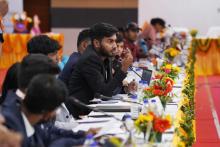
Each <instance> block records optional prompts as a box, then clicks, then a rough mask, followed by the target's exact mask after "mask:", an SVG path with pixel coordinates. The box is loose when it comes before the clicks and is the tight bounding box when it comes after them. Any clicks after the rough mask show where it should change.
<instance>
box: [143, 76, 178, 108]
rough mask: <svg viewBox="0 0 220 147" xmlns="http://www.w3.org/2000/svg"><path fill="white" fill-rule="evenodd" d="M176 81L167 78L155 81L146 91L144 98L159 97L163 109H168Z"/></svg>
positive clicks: (162, 77)
mask: <svg viewBox="0 0 220 147" xmlns="http://www.w3.org/2000/svg"><path fill="white" fill-rule="evenodd" d="M173 85H174V81H173V80H172V79H171V78H169V77H166V76H161V77H160V78H159V79H155V80H154V81H153V82H152V84H151V85H150V86H149V87H147V88H145V89H144V93H145V96H144V98H152V97H155V96H158V97H159V98H160V100H161V103H162V105H163V107H164V108H165V107H166V104H167V102H168V101H170V100H171V97H172V94H171V92H172V90H173Z"/></svg>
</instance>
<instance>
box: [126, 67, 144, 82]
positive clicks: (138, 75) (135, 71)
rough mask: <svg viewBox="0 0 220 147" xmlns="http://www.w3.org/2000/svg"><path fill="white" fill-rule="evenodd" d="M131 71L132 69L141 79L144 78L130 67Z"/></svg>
mask: <svg viewBox="0 0 220 147" xmlns="http://www.w3.org/2000/svg"><path fill="white" fill-rule="evenodd" d="M129 69H130V70H131V71H133V72H134V73H135V74H136V75H137V76H138V77H140V78H141V79H142V76H141V75H139V74H138V73H137V72H136V71H135V70H134V69H133V68H132V66H129Z"/></svg>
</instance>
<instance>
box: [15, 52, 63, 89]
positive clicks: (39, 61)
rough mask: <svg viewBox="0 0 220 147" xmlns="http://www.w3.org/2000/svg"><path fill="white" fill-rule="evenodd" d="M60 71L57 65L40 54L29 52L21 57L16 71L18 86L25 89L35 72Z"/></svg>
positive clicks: (52, 72) (51, 72) (50, 72)
mask: <svg viewBox="0 0 220 147" xmlns="http://www.w3.org/2000/svg"><path fill="white" fill-rule="evenodd" d="M59 72H60V68H59V66H58V65H57V64H56V63H54V62H53V61H52V60H51V59H50V58H48V57H47V56H45V55H42V54H29V55H27V56H26V57H24V58H23V60H22V62H21V65H20V68H19V72H18V87H19V88H20V89H26V88H27V86H28V84H29V82H30V81H31V79H32V78H33V77H34V76H35V75H37V74H43V73H45V74H46V73H48V74H53V75H56V74H58V73H59Z"/></svg>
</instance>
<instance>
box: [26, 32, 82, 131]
mask: <svg viewBox="0 0 220 147" xmlns="http://www.w3.org/2000/svg"><path fill="white" fill-rule="evenodd" d="M83 44H84V43H83ZM81 45H82V44H81ZM27 47H28V52H29V53H30V54H36V53H38V54H44V55H46V56H48V57H49V58H50V59H52V60H53V61H54V63H56V64H57V63H58V50H59V49H60V48H61V46H60V45H59V43H58V42H57V41H56V40H54V39H51V38H49V37H48V36H47V35H39V36H35V37H33V38H32V39H31V40H30V41H29V42H28V45H27ZM83 49H84V48H82V47H81V48H80V51H81V52H83ZM71 59H72V58H71ZM67 76H69V75H67ZM60 110H61V111H60V112H59V113H57V119H56V122H55V125H56V126H57V127H59V128H63V129H67V130H69V129H72V128H74V127H76V126H77V125H78V124H77V123H76V121H75V120H74V119H73V117H72V116H71V115H70V113H69V111H68V109H67V108H66V106H65V104H62V105H61V107H60Z"/></svg>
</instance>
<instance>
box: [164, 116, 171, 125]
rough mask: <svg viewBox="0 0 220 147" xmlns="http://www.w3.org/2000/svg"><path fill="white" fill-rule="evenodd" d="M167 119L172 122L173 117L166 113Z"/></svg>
mask: <svg viewBox="0 0 220 147" xmlns="http://www.w3.org/2000/svg"><path fill="white" fill-rule="evenodd" d="M165 119H166V120H168V121H169V122H170V123H171V121H172V118H171V116H170V115H166V117H165Z"/></svg>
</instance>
